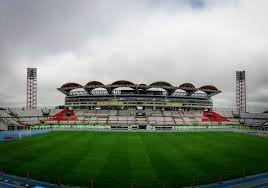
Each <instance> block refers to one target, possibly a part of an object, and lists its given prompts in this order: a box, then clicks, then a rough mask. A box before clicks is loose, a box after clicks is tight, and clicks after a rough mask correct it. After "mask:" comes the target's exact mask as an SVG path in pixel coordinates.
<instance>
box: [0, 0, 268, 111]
mask: <svg viewBox="0 0 268 188" xmlns="http://www.w3.org/2000/svg"><path fill="white" fill-rule="evenodd" d="M266 5H267V2H266V1H258V0H257V1H251V0H241V1H235V0H233V1H232V0H228V1H224V3H223V1H221V2H220V1H214V0H203V1H202V0H192V1H187V0H181V1H173V0H170V1H149V0H148V1H136V0H135V1H134V0H133V1H127V2H126V1H123V0H118V1H113V2H112V3H111V1H104V0H101V1H93V0H92V1H86V0H84V1H83V0H79V1H63V0H58V1H54V0H53V1H52V0H49V1H33V0H26V1H16V0H11V1H1V2H0V27H1V30H0V41H1V42H0V77H1V80H4V81H5V82H4V83H5V87H3V88H5V89H2V90H1V91H0V105H8V104H10V105H22V104H23V103H24V100H25V81H26V79H25V70H26V67H27V66H36V67H38V89H39V94H38V99H39V100H38V102H39V105H53V104H62V103H63V99H64V96H63V95H62V94H61V93H59V92H58V91H57V90H56V88H57V87H59V86H60V85H62V84H63V83H64V82H68V81H75V82H79V83H81V84H86V83H87V81H89V80H100V81H103V82H105V83H111V82H112V81H114V80H118V79H127V80H131V81H135V82H139V83H150V82H153V81H156V80H166V81H169V82H171V83H172V84H175V85H176V84H181V83H183V82H192V83H194V84H195V85H196V86H197V87H200V86H202V85H205V84H213V85H215V86H217V87H218V88H219V89H220V90H222V91H223V92H222V93H221V94H219V95H218V96H215V97H214V99H215V100H214V101H215V106H226V107H230V106H234V105H235V104H234V103H235V77H234V76H235V70H237V69H243V70H246V71H247V78H248V80H247V84H248V100H249V101H248V104H249V107H250V108H253V109H260V108H261V109H265V106H266V105H267V104H268V101H267V100H266V98H268V93H266V92H262V91H266V89H267V84H266V83H267V80H268V77H267V73H266V70H267V68H268V67H267V66H268V65H267V63H266V62H267V60H268V57H267V54H268V51H267V49H268V38H267V36H266V35H267V32H268V24H267V23H266V17H267V16H268V15H267V11H266V9H265V7H266ZM14 86H16V87H15V89H13V87H14ZM11 88H12V89H13V91H14V92H13V93H10V91H11Z"/></svg>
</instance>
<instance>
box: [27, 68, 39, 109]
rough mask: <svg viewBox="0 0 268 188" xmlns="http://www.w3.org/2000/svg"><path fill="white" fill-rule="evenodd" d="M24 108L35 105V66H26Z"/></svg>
mask: <svg viewBox="0 0 268 188" xmlns="http://www.w3.org/2000/svg"><path fill="white" fill-rule="evenodd" d="M26 90H27V91H26V92H27V97H26V108H29V109H34V108H36V107H37V68H27V89H26Z"/></svg>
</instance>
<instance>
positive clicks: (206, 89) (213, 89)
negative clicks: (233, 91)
mask: <svg viewBox="0 0 268 188" xmlns="http://www.w3.org/2000/svg"><path fill="white" fill-rule="evenodd" d="M199 90H200V91H204V92H205V93H207V94H211V93H217V92H219V90H218V89H217V88H216V87H215V86H212V85H205V86H202V87H200V88H199Z"/></svg>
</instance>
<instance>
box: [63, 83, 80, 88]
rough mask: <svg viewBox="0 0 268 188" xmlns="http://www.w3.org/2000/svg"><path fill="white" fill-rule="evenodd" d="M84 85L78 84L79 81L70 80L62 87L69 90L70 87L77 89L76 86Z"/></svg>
mask: <svg viewBox="0 0 268 188" xmlns="http://www.w3.org/2000/svg"><path fill="white" fill-rule="evenodd" d="M81 87H82V86H81V85H80V84H77V83H74V82H69V83H66V84H63V85H62V86H61V89H64V90H69V89H71V90H72V89H76V88H81Z"/></svg>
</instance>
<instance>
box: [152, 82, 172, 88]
mask: <svg viewBox="0 0 268 188" xmlns="http://www.w3.org/2000/svg"><path fill="white" fill-rule="evenodd" d="M149 87H172V85H171V84H170V83H168V82H164V81H157V82H153V83H151V84H150V85H149Z"/></svg>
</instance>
